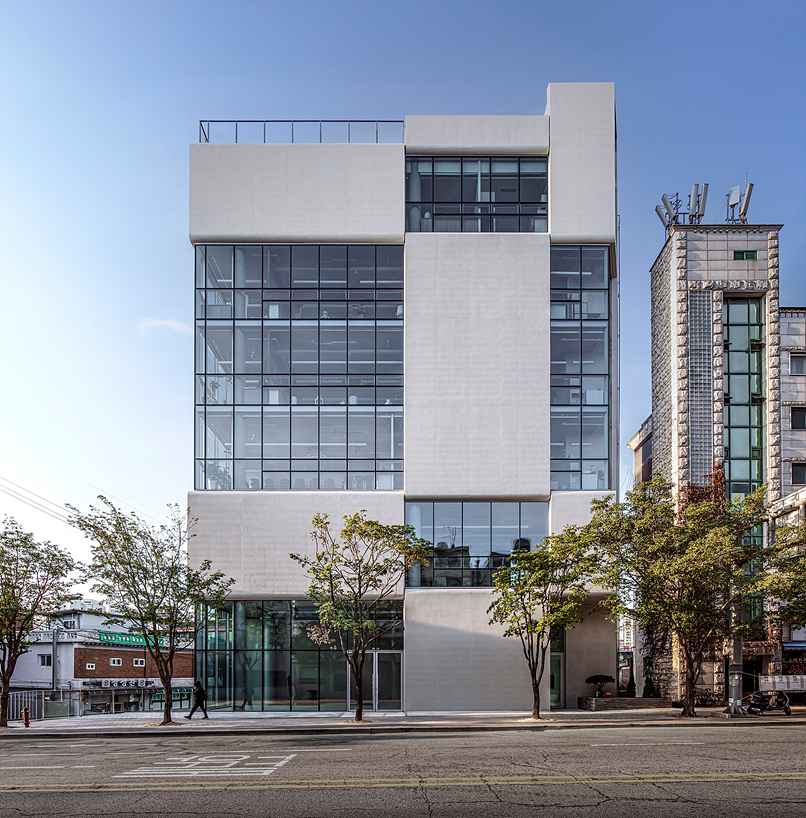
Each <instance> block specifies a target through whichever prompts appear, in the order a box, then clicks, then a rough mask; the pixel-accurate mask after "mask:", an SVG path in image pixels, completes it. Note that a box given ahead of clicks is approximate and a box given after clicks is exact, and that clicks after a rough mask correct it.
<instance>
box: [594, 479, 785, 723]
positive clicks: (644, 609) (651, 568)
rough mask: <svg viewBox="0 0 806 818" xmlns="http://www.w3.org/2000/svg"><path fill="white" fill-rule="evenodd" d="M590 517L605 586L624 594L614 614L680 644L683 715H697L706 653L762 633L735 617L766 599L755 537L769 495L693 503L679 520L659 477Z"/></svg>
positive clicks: (763, 561) (603, 503)
mask: <svg viewBox="0 0 806 818" xmlns="http://www.w3.org/2000/svg"><path fill="white" fill-rule="evenodd" d="M592 510H593V517H592V520H591V522H590V523H589V526H590V528H591V530H592V532H593V535H594V537H595V539H596V547H597V551H598V554H599V556H600V560H601V571H600V574H599V582H600V583H601V584H603V585H605V586H607V587H621V588H623V589H624V590H625V592H626V593H623V594H621V595H619V596H612V597H609V598H608V600H607V605H608V607H609V609H610V614H611V616H612V617H614V618H615V617H617V616H618V615H619V614H624V615H628V616H632V617H633V618H634V619H636V620H637V621H638V622H639V623H640V624H641V625H642V626H644V627H650V628H660V629H668V631H669V632H670V633H671V634H672V635H673V636H674V638H675V640H676V643H677V645H678V646H679V648H680V651H681V653H682V656H683V659H684V665H685V689H686V694H685V697H684V709H683V715H693V713H694V709H693V708H694V702H693V694H694V689H695V686H696V683H697V680H698V679H699V675H700V671H701V667H702V660H703V656H704V655H705V653H706V651H707V650H708V649H709V647H710V646H711V645H712V644H715V643H716V644H719V643H721V642H722V641H723V640H725V639H727V638H728V636H730V635H733V634H737V633H741V632H742V630H749V629H750V628H751V627H757V626H758V623H757V622H753V623H745V624H743V623H742V622H741V617H740V616H738V615H735V611H736V609H738V608H740V607H741V606H742V605H743V604H744V602H745V601H752V600H753V599H754V597H755V598H757V595H758V594H759V593H763V591H764V586H765V582H766V570H765V566H767V564H768V557H769V554H768V552H767V548H766V546H765V544H764V541H763V538H762V537H759V536H749V535H750V532H751V531H752V530H753V529H754V528H755V527H756V526H761V524H762V523H763V522H764V520H765V518H766V511H765V507H764V490H763V489H759V490H758V491H756V492H754V493H753V494H751V495H749V496H748V497H746V498H744V499H743V500H741V501H734V502H732V503H730V504H726V505H725V506H724V507H720V506H718V505H717V504H715V503H713V502H710V501H703V502H698V503H694V504H692V505H690V506H688V507H687V508H686V509H685V511H684V512H683V513H682V514H680V515H678V513H677V507H676V504H675V502H674V500H673V498H672V490H671V486H670V485H669V483H668V482H666V481H665V480H664V479H663V478H661V477H660V476H659V475H653V477H652V480H651V481H649V482H648V483H643V484H641V485H640V486H638V487H637V488H636V489H635V490H634V491H631V492H629V493H628V494H627V499H626V501H625V502H624V503H618V502H616V500H615V499H614V498H613V497H607V498H604V499H602V500H594V502H593V504H592ZM750 566H753V570H748V569H749V567H750ZM631 600H634V602H631Z"/></svg>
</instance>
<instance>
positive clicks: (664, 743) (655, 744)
mask: <svg viewBox="0 0 806 818" xmlns="http://www.w3.org/2000/svg"><path fill="white" fill-rule="evenodd" d="M669 744H687V745H688V744H705V742H704V741H653V742H650V743H647V744H637V743H624V744H591V745H590V746H591V747H666V746H667V745H669Z"/></svg>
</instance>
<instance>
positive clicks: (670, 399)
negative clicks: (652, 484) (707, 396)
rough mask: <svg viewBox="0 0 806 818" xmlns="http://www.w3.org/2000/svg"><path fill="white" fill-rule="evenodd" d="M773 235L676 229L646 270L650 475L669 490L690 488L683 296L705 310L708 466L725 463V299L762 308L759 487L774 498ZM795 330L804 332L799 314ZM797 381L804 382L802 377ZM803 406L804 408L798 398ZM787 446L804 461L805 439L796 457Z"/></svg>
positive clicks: (746, 229) (722, 228)
mask: <svg viewBox="0 0 806 818" xmlns="http://www.w3.org/2000/svg"><path fill="white" fill-rule="evenodd" d="M779 229H780V225H774V226H754V225H739V224H736V225H714V226H710V225H708V226H707V225H676V226H674V227H673V228H672V232H671V235H670V236H669V238H668V239H667V241H666V243H665V244H664V247H663V250H662V251H661V253H660V254H659V256H658V258H657V259H656V260H655V263H654V264H653V265H652V269H651V300H652V418H653V432H652V445H653V458H652V459H653V468H654V469H655V470H656V471H660V472H661V473H662V474H663V475H664V476H665V477H666V478H667V479H669V480H671V481H672V483H673V484H674V485H675V487H676V488H677V489H680V488H681V487H683V486H685V485H686V484H687V483H688V482H690V481H691V480H692V470H691V449H690V447H691V445H692V443H691V430H690V428H689V427H690V422H689V421H690V409H691V406H690V398H691V395H690V379H689V375H690V359H689V357H690V356H689V353H690V349H689V346H690V345H689V300H690V298H689V294H690V293H692V292H696V291H700V292H701V291H708V292H710V293H711V295H712V307H713V357H712V361H711V364H712V370H713V395H712V398H713V433H712V449H713V459H714V460H715V461H718V460H722V459H723V458H724V456H725V448H724V422H725V414H724V411H725V409H724V391H723V374H724V334H723V327H722V308H723V304H724V298H725V294H736V295H739V294H742V295H761V296H764V302H765V334H766V337H765V339H764V344H765V346H764V349H765V353H766V357H765V373H764V398H765V408H766V416H767V422H766V440H765V449H766V453H765V454H766V456H765V478H764V479H765V481H766V482H767V483H768V484H769V497H770V499H771V500H776V499H778V498H779V497H780V496H781V492H782V489H783V484H782V468H781V459H782V448H781V445H782V440H781V414H782V412H781V396H780V388H781V380H780V342H779V306H778V230H779ZM736 250H743V251H746V250H751V251H755V252H756V258H755V259H753V260H749V259H735V258H734V256H735V251H736ZM803 323H804V327H803V329H804V332H806V312H804V316H803ZM797 337H799V338H800V341H801V343H805V342H806V334H804V335H799V336H797ZM802 379H803V380H804V382H806V377H803V378H802ZM799 399H800V398H799V397H795V398H794V400H795V401H797V400H799ZM803 400H804V401H806V391H805V392H804V395H803ZM784 414H785V413H784ZM787 443H788V444H790V441H789V440H788V441H787ZM709 445H711V444H709ZM790 445H791V446H792V447H793V448H792V449H791V451H792V454H791V457H796V458H797V457H800V456H801V454H802V456H804V457H806V433H804V440H803V443H802V453H801V450H800V449H798V447H797V445H796V443H795V441H792V442H791V444H790ZM790 471H791V470H790Z"/></svg>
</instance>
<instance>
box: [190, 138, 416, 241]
mask: <svg viewBox="0 0 806 818" xmlns="http://www.w3.org/2000/svg"><path fill="white" fill-rule="evenodd" d="M404 188H405V172H404V148H403V145H352V144H350V145H328V144H324V145H320V144H314V145H208V144H202V145H191V146H190V240H191V242H193V243H194V244H195V243H196V242H217V241H222V242H223V241H227V242H230V241H231V242H260V241H278V242H281V241H288V242H306V241H310V242H312V241H316V242H402V241H403V229H404Z"/></svg>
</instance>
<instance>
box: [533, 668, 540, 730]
mask: <svg viewBox="0 0 806 818" xmlns="http://www.w3.org/2000/svg"><path fill="white" fill-rule="evenodd" d="M532 695H533V696H534V704H533V705H532V718H533V719H539V718H540V682H539V681H538V679H537V676H536V674H535V673H534V671H533V672H532Z"/></svg>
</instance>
